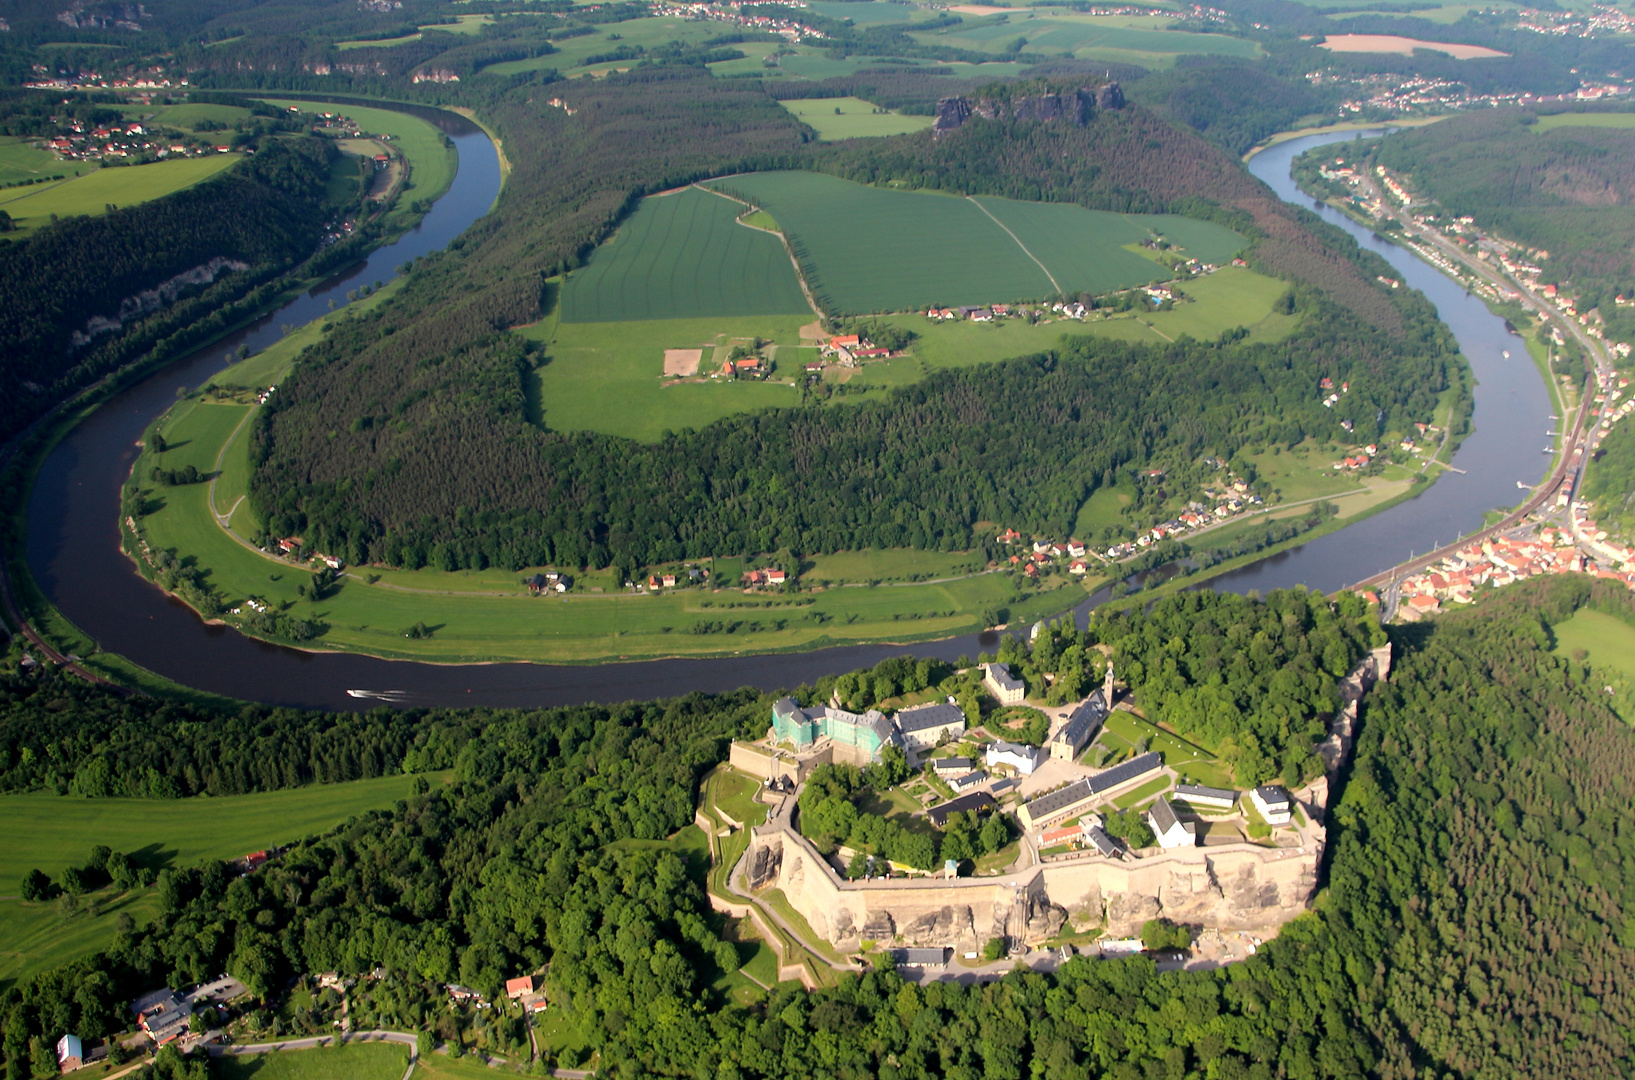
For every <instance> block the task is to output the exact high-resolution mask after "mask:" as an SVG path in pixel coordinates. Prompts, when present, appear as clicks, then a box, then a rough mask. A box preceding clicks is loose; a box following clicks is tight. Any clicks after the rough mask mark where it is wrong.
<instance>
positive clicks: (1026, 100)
mask: <svg viewBox="0 0 1635 1080" xmlns="http://www.w3.org/2000/svg"><path fill="white" fill-rule="evenodd" d="M1123 107H1124V91H1123V89H1122V88H1121V87H1120V86H1119V85H1118V83H1116V82H1110V83H1107V84H1105V85H1103V86H1094V87H1092V86H1083V87H1080V88H1079V89H1077V90H1069V91H1066V92H1065V93H1046V94H1035V95H1032V96H1030V97H1018V98H1014V99H1010V100H1002V99H998V98H977V99H975V100H974V101H973V100H972V99H970V98H964V97H949V98H943V99H942V100H941V101H939V102H937V120H936V123H935V124H934V125H932V130H933V131H934V132H936V133H937V134H938V135H942V134H946V133H947V132H950V131H953V130H955V129H956V128H959V127H962V126H964V124H965V122H966V121H967V120H969V119H970V118H971V117H973V116H980V117H982V118H983V119H986V120H1000V119H1009V120H1039V121H1045V122H1049V121H1052V120H1066V121H1068V122H1070V123H1074V124H1077V125H1079V126H1080V127H1083V126H1084V125H1085V124H1088V123H1089V122H1090V121H1091V120H1093V119H1094V118H1095V115H1096V112H1097V110H1100V109H1121V108H1123Z"/></svg>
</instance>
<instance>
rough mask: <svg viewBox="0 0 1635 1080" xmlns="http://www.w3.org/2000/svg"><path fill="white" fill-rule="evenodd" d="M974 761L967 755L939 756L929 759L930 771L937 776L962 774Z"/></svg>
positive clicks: (969, 768)
mask: <svg viewBox="0 0 1635 1080" xmlns="http://www.w3.org/2000/svg"><path fill="white" fill-rule="evenodd" d="M974 766H975V763H974V762H973V761H972V760H971V759H970V758H968V757H940V758H932V759H931V771H932V772H934V773H936V774H937V776H938V777H943V778H945V777H948V776H964V775H965V774H966V773H968V772H970V771H971V769H972V768H973V767H974Z"/></svg>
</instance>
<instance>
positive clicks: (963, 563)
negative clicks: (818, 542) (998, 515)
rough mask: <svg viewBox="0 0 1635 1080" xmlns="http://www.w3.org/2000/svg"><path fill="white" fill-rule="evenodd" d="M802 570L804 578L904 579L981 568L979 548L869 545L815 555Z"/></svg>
mask: <svg viewBox="0 0 1635 1080" xmlns="http://www.w3.org/2000/svg"><path fill="white" fill-rule="evenodd" d="M807 561H808V562H809V563H810V564H811V565H810V568H808V569H803V570H802V571H801V576H802V578H803V580H806V581H811V582H820V581H907V580H909V579H910V578H915V577H920V578H927V577H930V578H943V577H956V576H959V575H963V574H972V573H976V572H977V571H979V570H981V569H982V568H983V565H984V563H983V558H982V553H981V552H979V551H978V552H943V551H918V550H915V549H914V548H885V549H881V548H870V549H869V550H867V551H842V552H837V553H835V554H833V555H814V556H812V557H811V558H810V559H809V560H807Z"/></svg>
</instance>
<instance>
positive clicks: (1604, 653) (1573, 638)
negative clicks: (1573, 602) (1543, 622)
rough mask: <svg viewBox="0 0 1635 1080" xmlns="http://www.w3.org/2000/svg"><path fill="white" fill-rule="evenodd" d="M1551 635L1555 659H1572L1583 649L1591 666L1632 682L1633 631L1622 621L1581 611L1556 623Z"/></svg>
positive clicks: (1634, 658) (1634, 660) (1634, 671)
mask: <svg viewBox="0 0 1635 1080" xmlns="http://www.w3.org/2000/svg"><path fill="white" fill-rule="evenodd" d="M1550 632H1551V633H1552V634H1554V635H1555V639H1556V647H1555V654H1556V655H1557V656H1571V655H1572V654H1573V653H1574V652H1576V651H1577V650H1579V649H1583V650H1584V651H1585V652H1587V653H1588V654H1589V661H1590V663H1592V664H1596V665H1599V666H1603V667H1609V668H1612V669H1613V670H1614V671H1616V672H1618V673H1619V674H1621V675H1623V676H1625V677H1626V678H1635V627H1632V626H1630V625H1629V624H1628V623H1626V622H1624V620H1622V619H1620V618H1618V617H1616V616H1614V615H1608V614H1606V613H1605V612H1602V611H1595V610H1593V609H1591V608H1584V609H1582V610H1580V611H1579V612H1577V613H1576V614H1574V615H1573V617H1572V618H1570V619H1568V620H1567V621H1566V622H1560V623H1556V624H1555V625H1554V626H1552V627H1551V628H1550Z"/></svg>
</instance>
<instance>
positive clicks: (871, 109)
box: [779, 97, 932, 140]
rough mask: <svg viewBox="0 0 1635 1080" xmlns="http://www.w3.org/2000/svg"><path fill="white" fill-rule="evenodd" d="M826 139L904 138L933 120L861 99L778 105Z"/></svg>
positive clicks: (790, 102) (800, 101) (833, 99)
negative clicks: (909, 114)
mask: <svg viewBox="0 0 1635 1080" xmlns="http://www.w3.org/2000/svg"><path fill="white" fill-rule="evenodd" d="M779 104H781V105H782V106H783V107H784V108H786V109H788V110H789V111H790V112H792V113H794V114H795V115H796V116H798V117H800V119H801V120H802V122H804V123H806V124H809V125H811V126H812V127H813V128H815V129H816V130H817V133H818V138H820V139H824V140H835V139H858V138H869V137H873V136H878V135H902V134H905V133H907V132H910V131H919V130H921V129H922V128H928V127H930V126H931V123H932V117H929V116H903V115H900V114H898V113H894V112H891V111H890V110H882V109H881V108H880V106H878V105H876V104H875V103H874V102H872V101H864V100H863V99H862V98H854V97H844V98H803V99H797V100H793V101H783V102H779Z"/></svg>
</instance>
